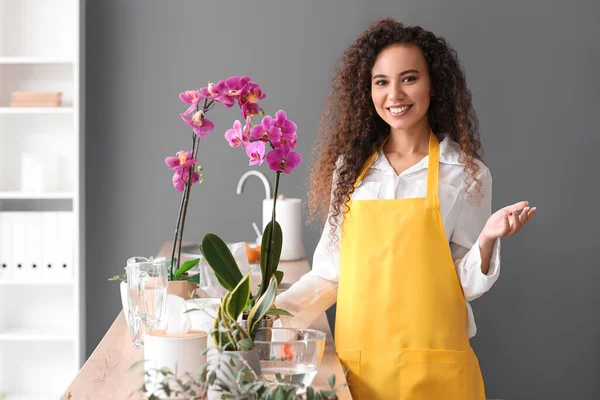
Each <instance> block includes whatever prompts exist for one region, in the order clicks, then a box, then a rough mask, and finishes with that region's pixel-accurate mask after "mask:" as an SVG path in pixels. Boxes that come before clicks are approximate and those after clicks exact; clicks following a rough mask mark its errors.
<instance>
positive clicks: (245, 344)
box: [238, 338, 254, 350]
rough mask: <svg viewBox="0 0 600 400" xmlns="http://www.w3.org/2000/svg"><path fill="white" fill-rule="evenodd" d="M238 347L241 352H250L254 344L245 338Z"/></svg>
mask: <svg viewBox="0 0 600 400" xmlns="http://www.w3.org/2000/svg"><path fill="white" fill-rule="evenodd" d="M238 346H239V347H240V349H241V350H250V349H251V348H252V347H254V342H253V341H252V340H250V339H248V338H244V339H242V340H240V341H239V342H238Z"/></svg>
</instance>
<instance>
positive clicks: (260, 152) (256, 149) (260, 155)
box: [246, 141, 265, 165]
mask: <svg viewBox="0 0 600 400" xmlns="http://www.w3.org/2000/svg"><path fill="white" fill-rule="evenodd" d="M246 154H247V155H248V157H250V164H249V165H262V163H263V161H264V160H265V142H262V141H258V142H252V143H250V144H249V145H248V147H246Z"/></svg>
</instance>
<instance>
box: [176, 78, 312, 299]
mask: <svg viewBox="0 0 600 400" xmlns="http://www.w3.org/2000/svg"><path fill="white" fill-rule="evenodd" d="M265 97H266V95H265V93H264V92H263V90H262V88H261V87H260V85H258V84H256V83H254V82H252V80H251V79H250V78H249V77H247V76H242V77H238V76H233V77H230V78H227V79H225V80H221V81H218V82H217V83H209V84H208V86H207V87H205V88H201V89H199V90H189V91H186V92H183V93H181V94H180V95H179V98H180V99H181V100H182V101H183V102H184V103H186V104H189V107H188V109H187V110H186V111H184V112H183V113H182V114H180V116H181V118H182V119H183V120H184V121H185V123H186V124H187V125H188V126H190V127H191V128H192V131H193V133H194V134H193V135H192V149H191V151H189V152H188V151H184V150H182V151H180V152H178V153H177V156H176V157H167V158H166V159H165V163H166V164H167V166H169V168H171V169H173V170H174V174H173V179H172V181H173V186H174V187H175V189H176V190H178V191H182V192H183V195H182V200H181V206H180V210H179V215H178V219H177V224H176V228H175V240H174V242H173V250H172V259H173V260H178V259H180V256H181V241H182V237H183V230H184V226H185V218H186V213H187V207H188V204H189V196H190V192H191V187H192V185H193V184H195V183H197V182H202V177H201V171H202V169H201V167H196V163H197V154H198V148H199V143H200V139H202V138H205V137H206V135H207V134H208V133H209V132H211V131H213V130H214V127H215V125H214V123H213V122H212V121H210V120H208V119H206V113H207V112H208V111H209V110H210V109H211V108H212V107H213V106H214V105H215V104H216V103H221V104H223V105H224V106H225V107H226V108H232V107H233V106H234V105H236V104H237V105H238V106H239V107H240V110H241V114H242V118H243V119H244V120H245V124H244V125H242V122H241V121H239V120H236V121H235V122H234V123H233V127H232V129H229V130H228V131H227V132H226V133H225V139H226V140H227V142H228V143H229V145H230V146H231V147H241V148H242V149H245V152H246V154H247V156H248V157H249V165H250V166H253V165H262V164H263V163H264V161H265V160H266V161H267V163H268V165H269V168H270V169H271V170H273V171H274V172H275V173H276V181H275V190H274V195H273V196H274V202H273V213H272V219H271V223H270V224H269V225H268V226H267V227H266V229H265V233H264V235H263V243H262V245H261V257H260V258H261V261H260V265H261V271H262V280H261V285H260V289H259V292H258V293H257V294H256V296H252V297H251V303H250V304H254V303H255V301H256V300H257V299H258V298H259V297H260V296H261V295H263V294H264V293H265V292H266V291H267V288H268V286H269V281H270V279H271V277H272V276H276V277H277V280H278V283H280V282H281V279H282V277H283V274H282V273H280V272H279V271H277V265H278V263H279V257H280V254H281V243H282V232H281V227H280V226H279V224H278V223H277V222H276V220H275V206H276V201H277V193H278V190H279V180H280V176H281V174H282V173H284V174H289V173H290V172H291V171H292V170H294V169H295V168H296V167H298V166H299V165H300V164H301V162H302V156H301V155H300V154H298V153H296V152H294V151H292V149H294V148H295V147H296V129H297V127H296V124H295V123H294V122H293V121H291V120H289V119H288V118H287V115H286V113H285V112H284V111H283V110H279V111H278V112H277V113H276V114H275V118H273V117H271V116H269V115H265V114H264V110H263V109H262V108H260V106H259V105H258V101H259V100H262V99H264V98H265ZM200 102H203V105H202V107H200ZM257 116H260V117H262V120H261V121H260V123H258V124H256V123H255V122H254V121H253V118H255V117H257ZM267 146H268V147H269V148H270V149H269V151H268V152H267ZM176 249H177V257H175V253H176ZM200 250H201V252H202V254H203V255H204V257H205V258H206V261H207V262H208V264H209V265H210V266H211V268H212V269H213V271H214V272H215V275H216V276H217V279H218V280H219V282H220V283H221V285H222V286H223V287H224V288H225V289H226V290H229V291H231V290H233V288H235V287H236V286H237V284H238V283H239V282H240V281H241V279H242V275H241V272H240V271H239V267H238V266H237V264H236V263H235V260H234V258H233V256H232V255H231V252H230V250H229V248H228V247H227V245H226V244H225V242H224V241H223V240H221V239H220V238H219V237H218V236H216V235H214V234H207V235H206V236H205V237H204V239H203V240H202V245H201V246H200ZM198 262H199V259H195V260H190V261H187V262H186V263H184V264H183V265H181V266H180V267H179V268H177V266H176V265H175V264H174V265H173V268H172V273H171V274H170V277H171V280H179V279H181V277H185V273H186V272H187V271H189V270H190V269H192V268H193V267H195V266H196V265H197V264H198ZM188 280H189V281H192V282H194V281H196V283H198V282H197V277H191V278H190V279H188Z"/></svg>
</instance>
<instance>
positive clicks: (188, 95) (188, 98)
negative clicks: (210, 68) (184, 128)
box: [179, 90, 206, 115]
mask: <svg viewBox="0 0 600 400" xmlns="http://www.w3.org/2000/svg"><path fill="white" fill-rule="evenodd" d="M205 97H206V96H204V95H203V94H202V93H201V92H200V91H199V90H186V91H185V92H183V93H179V99H180V100H181V101H183V102H184V103H185V104H190V106H189V107H188V109H187V110H185V111H184V112H183V114H184V115H188V114H190V113H191V112H192V111H194V109H195V108H196V106H197V105H198V103H199V102H200V100H202V99H203V98H205Z"/></svg>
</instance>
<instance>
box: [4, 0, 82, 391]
mask: <svg viewBox="0 0 600 400" xmlns="http://www.w3.org/2000/svg"><path fill="white" fill-rule="evenodd" d="M84 7H85V0H0V398H2V399H6V400H16V399H57V398H59V397H60V396H61V395H62V393H63V392H64V390H65V389H66V387H67V386H68V384H69V383H70V382H71V380H72V379H73V377H74V376H75V374H76V373H77V371H78V370H79V368H80V367H81V365H82V363H83V357H84V355H85V350H84V349H85V318H84V311H85V310H84V306H85V302H84V288H85V285H84V282H85V280H84V271H85V268H84V264H83V261H84V243H85V242H84V232H85V230H84V223H85V221H84V207H83V206H84V189H85V185H84V177H85V173H84V168H83V167H84V160H85V158H84V157H83V151H84V149H85V146H84V137H85V135H84V131H83V127H84V123H83V87H82V82H83V60H84V52H83V45H84V42H85V41H84V36H83V33H84V15H85V12H84ZM13 91H32V92H46V91H52V92H62V106H61V107H11V105H10V98H11V92H13ZM59 256H60V257H62V258H59ZM3 396H4V397H3Z"/></svg>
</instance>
